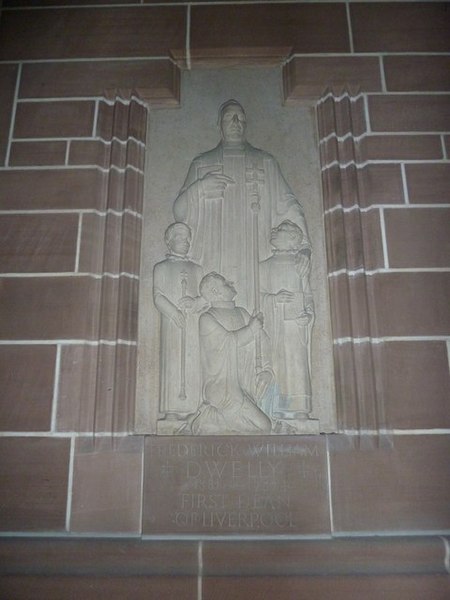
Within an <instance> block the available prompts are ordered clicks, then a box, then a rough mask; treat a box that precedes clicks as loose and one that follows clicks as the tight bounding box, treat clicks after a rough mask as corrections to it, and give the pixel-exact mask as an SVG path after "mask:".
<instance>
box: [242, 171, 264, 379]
mask: <svg viewBox="0 0 450 600" xmlns="http://www.w3.org/2000/svg"><path fill="white" fill-rule="evenodd" d="M246 181H247V183H249V184H250V195H251V197H252V204H251V209H252V238H253V244H252V245H253V293H254V295H255V313H256V314H258V313H259V312H260V310H261V303H260V285H259V211H260V209H261V198H260V194H259V184H260V183H264V169H259V168H258V167H257V166H256V165H251V167H249V168H247V169H246ZM255 349H256V374H258V373H260V372H261V371H262V350H261V333H260V332H259V331H258V333H257V334H256V337H255Z"/></svg>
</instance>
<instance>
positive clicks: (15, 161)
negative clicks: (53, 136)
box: [9, 141, 67, 167]
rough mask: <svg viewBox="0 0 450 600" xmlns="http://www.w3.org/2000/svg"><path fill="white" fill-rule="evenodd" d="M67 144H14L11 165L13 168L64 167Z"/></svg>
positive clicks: (10, 159) (10, 158) (12, 145)
mask: <svg viewBox="0 0 450 600" xmlns="http://www.w3.org/2000/svg"><path fill="white" fill-rule="evenodd" d="M66 148H67V143H66V142H65V141H64V142H58V141H56V142H13V143H12V144H11V154H10V157H9V165H10V166H11V167H32V166H37V167H40V166H55V165H64V163H65V160H66Z"/></svg>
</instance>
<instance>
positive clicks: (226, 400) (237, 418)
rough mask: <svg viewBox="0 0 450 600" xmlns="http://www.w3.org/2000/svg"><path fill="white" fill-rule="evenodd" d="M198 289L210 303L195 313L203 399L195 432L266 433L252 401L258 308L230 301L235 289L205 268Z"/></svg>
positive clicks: (265, 421) (260, 413) (260, 319)
mask: <svg viewBox="0 0 450 600" xmlns="http://www.w3.org/2000/svg"><path fill="white" fill-rule="evenodd" d="M200 293H201V295H202V296H203V297H204V298H205V300H206V301H207V302H209V303H210V305H211V308H210V309H209V310H208V311H207V312H206V313H204V314H203V315H202V316H201V317H200V356H201V371H202V400H203V402H202V404H201V406H200V409H199V412H198V414H197V415H196V416H195V417H194V419H193V420H192V423H191V431H192V433H194V434H224V433H230V434H232V433H247V434H254V433H261V434H262V433H269V432H270V431H271V428H272V423H271V420H270V419H269V418H268V417H267V416H266V415H265V414H264V412H263V411H262V410H260V409H259V408H258V406H257V405H256V394H257V383H258V380H257V378H258V373H256V371H255V352H254V349H255V344H254V341H255V338H256V336H257V335H258V333H259V332H260V331H261V329H262V327H263V316H262V314H261V313H259V314H257V315H254V316H252V317H251V316H250V315H249V313H248V312H247V311H246V310H245V309H244V308H241V307H238V306H236V305H235V302H234V298H235V296H236V289H235V288H234V287H233V284H232V282H230V281H227V280H226V279H225V278H224V277H223V276H222V275H219V274H218V273H214V272H213V273H208V275H205V277H204V278H203V279H202V281H201V283H200Z"/></svg>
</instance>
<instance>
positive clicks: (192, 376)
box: [153, 223, 205, 419]
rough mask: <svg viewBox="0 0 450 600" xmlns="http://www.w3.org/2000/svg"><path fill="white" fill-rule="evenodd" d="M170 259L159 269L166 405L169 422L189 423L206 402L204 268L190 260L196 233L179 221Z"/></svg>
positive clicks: (168, 238)
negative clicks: (202, 375)
mask: <svg viewBox="0 0 450 600" xmlns="http://www.w3.org/2000/svg"><path fill="white" fill-rule="evenodd" d="M165 242H166V244H167V247H168V249H169V253H168V254H167V256H166V259H165V260H163V261H161V262H159V263H157V264H156V265H155V267H154V269H153V301H154V303H155V306H156V308H157V309H158V311H159V312H160V314H161V326H160V406H159V410H160V412H161V413H162V414H163V416H164V418H166V419H183V418H186V417H187V415H188V414H191V413H193V412H195V411H196V409H197V407H198V404H199V400H200V383H199V369H200V364H199V341H198V317H199V311H200V310H201V309H202V308H203V307H204V305H205V302H204V300H203V299H202V298H201V297H199V295H198V289H199V283H200V280H201V278H202V275H203V270H202V267H201V266H200V265H198V264H196V263H195V262H193V261H192V260H190V259H189V258H188V257H187V254H188V252H189V247H190V242H191V231H190V229H189V227H188V226H187V225H185V224H184V223H173V224H172V225H170V226H169V227H168V228H167V230H166V233H165Z"/></svg>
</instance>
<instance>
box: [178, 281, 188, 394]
mask: <svg viewBox="0 0 450 600" xmlns="http://www.w3.org/2000/svg"><path fill="white" fill-rule="evenodd" d="M186 292H187V273H186V271H182V273H181V297H182V298H184V297H185V296H186ZM182 312H183V314H184V316H185V318H187V315H186V311H185V310H182ZM178 398H179V399H180V400H182V401H183V402H184V401H185V400H186V322H185V324H184V327H182V328H181V367H180V393H179V394H178Z"/></svg>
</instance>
